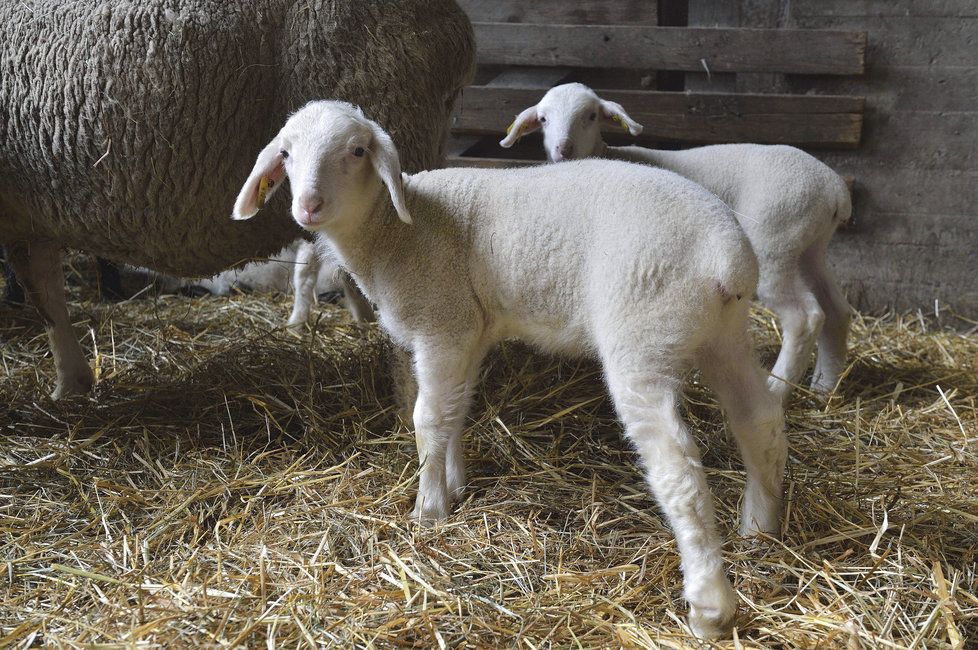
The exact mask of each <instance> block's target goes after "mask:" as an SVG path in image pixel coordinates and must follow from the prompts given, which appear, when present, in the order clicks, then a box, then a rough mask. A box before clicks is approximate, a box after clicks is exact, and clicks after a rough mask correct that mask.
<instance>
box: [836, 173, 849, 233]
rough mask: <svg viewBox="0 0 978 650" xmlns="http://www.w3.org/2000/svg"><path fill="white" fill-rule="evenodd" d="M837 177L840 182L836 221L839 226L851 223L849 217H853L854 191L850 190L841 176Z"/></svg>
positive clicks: (837, 195)
mask: <svg viewBox="0 0 978 650" xmlns="http://www.w3.org/2000/svg"><path fill="white" fill-rule="evenodd" d="M836 178H838V180H839V182H838V191H837V193H836V205H835V221H834V223H835V225H836V227H839V226H841V225H842V224H845V223H849V219H850V218H851V217H852V192H851V191H850V190H849V185H848V184H847V183H846V182H845V180H843V178H842V177H841V176H836Z"/></svg>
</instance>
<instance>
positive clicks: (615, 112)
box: [601, 99, 642, 135]
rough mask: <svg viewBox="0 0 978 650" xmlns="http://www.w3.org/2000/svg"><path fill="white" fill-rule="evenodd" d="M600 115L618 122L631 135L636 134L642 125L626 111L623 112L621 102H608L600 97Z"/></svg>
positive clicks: (639, 131)
mask: <svg viewBox="0 0 978 650" xmlns="http://www.w3.org/2000/svg"><path fill="white" fill-rule="evenodd" d="M601 117H603V118H604V119H606V120H611V121H612V122H616V123H618V125H619V126H621V128H623V129H625V130H626V131H628V132H629V133H631V134H632V135H638V134H639V133H641V132H642V125H641V124H639V123H638V122H636V121H635V120H633V119H632V118H630V117H628V113H626V112H625V109H624V108H622V107H621V104H618V103H616V102H609V101H607V100H605V99H602V100H601Z"/></svg>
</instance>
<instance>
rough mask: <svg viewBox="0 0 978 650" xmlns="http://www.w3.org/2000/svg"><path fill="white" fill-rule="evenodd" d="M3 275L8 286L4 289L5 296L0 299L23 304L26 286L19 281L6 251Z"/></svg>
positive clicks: (9, 303) (8, 302) (5, 301)
mask: <svg viewBox="0 0 978 650" xmlns="http://www.w3.org/2000/svg"><path fill="white" fill-rule="evenodd" d="M3 277H4V280H5V282H6V288H5V289H4V293H3V298H2V299H0V302H4V303H6V304H8V305H18V306H19V305H23V304H24V288H23V287H22V286H20V282H18V281H17V274H16V273H14V267H13V266H12V265H11V264H10V262H9V261H8V255H7V254H6V253H5V254H4V257H3Z"/></svg>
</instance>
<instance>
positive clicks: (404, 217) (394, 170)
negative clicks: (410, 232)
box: [369, 123, 411, 223]
mask: <svg viewBox="0 0 978 650" xmlns="http://www.w3.org/2000/svg"><path fill="white" fill-rule="evenodd" d="M372 126H373V130H374V138H373V142H372V143H371V144H370V148H369V151H370V162H371V164H373V166H374V170H375V171H376V172H377V175H378V176H380V180H382V181H383V182H384V185H386V186H387V191H388V192H390V195H391V202H392V203H393V204H394V209H395V210H397V216H398V217H399V218H400V219H401V221H403V222H404V223H411V213H410V212H408V208H407V203H406V202H405V201H404V180H403V179H402V178H401V160H400V158H398V155H397V147H395V146H394V141H393V140H392V139H391V137H390V136H389V135H387V133H386V132H385V131H384V130H383V129H382V128H380V126H379V125H377V124H375V123H372Z"/></svg>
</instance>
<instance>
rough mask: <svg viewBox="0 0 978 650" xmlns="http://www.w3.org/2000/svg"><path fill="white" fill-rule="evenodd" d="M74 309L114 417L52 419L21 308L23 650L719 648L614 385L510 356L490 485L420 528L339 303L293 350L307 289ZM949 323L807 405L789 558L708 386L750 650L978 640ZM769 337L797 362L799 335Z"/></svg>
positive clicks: (741, 637) (970, 391)
mask: <svg viewBox="0 0 978 650" xmlns="http://www.w3.org/2000/svg"><path fill="white" fill-rule="evenodd" d="M76 263H81V262H78V261H77V260H76ZM71 293H72V309H73V314H74V315H75V317H76V324H77V325H78V330H79V332H84V333H85V336H84V343H85V345H86V346H87V349H88V351H89V353H90V355H91V357H92V358H93V359H95V363H96V367H97V372H98V374H99V378H100V382H99V385H98V389H97V394H96V397H95V399H88V398H78V399H74V400H71V401H68V402H64V403H58V404H54V403H52V402H51V401H50V400H49V399H48V398H47V397H46V395H47V393H48V392H49V391H50V389H51V386H52V375H53V367H52V365H51V361H50V358H48V357H47V356H46V354H47V353H46V350H47V342H46V338H45V336H44V333H43V330H42V329H41V327H40V326H39V325H38V324H37V323H35V322H34V321H33V320H32V319H31V318H30V317H29V316H28V315H27V314H24V313H21V312H17V311H12V310H3V311H0V338H2V341H3V342H2V346H0V361H2V368H0V377H2V382H0V435H2V437H3V439H2V443H0V646H5V645H8V644H9V645H12V646H15V647H26V646H30V645H32V644H33V645H41V644H43V645H64V646H85V647H92V646H97V647H116V646H118V647H136V646H168V647H181V646H183V647H186V646H201V645H203V646H212V647H218V646H221V647H224V646H227V647H257V646H267V647H305V646H319V645H331V644H338V645H342V646H355V647H424V648H428V647H463V646H466V647H510V646H512V647H526V648H542V647H585V648H596V647H620V646H625V647H666V648H669V647H688V646H689V645H690V644H691V643H695V642H694V641H693V640H692V639H691V637H689V636H688V630H687V629H686V628H685V626H684V624H683V623H682V616H683V613H684V612H685V604H684V603H683V601H682V595H681V584H680V573H679V568H678V556H677V555H676V552H675V548H674V543H673V540H672V537H671V535H670V533H669V531H668V529H667V528H666V527H665V526H664V525H663V522H662V521H661V519H660V518H659V516H658V514H657V511H656V507H655V504H654V502H653V500H652V499H651V497H650V496H649V494H648V492H647V490H646V488H645V486H644V484H643V481H642V479H641V476H640V474H639V472H638V470H637V468H636V465H635V458H634V456H633V454H632V452H631V451H630V449H629V448H628V446H627V444H625V443H624V442H623V441H622V438H621V436H620V432H619V426H618V424H617V422H616V420H615V418H614V414H613V412H612V410H611V408H610V405H609V402H608V399H607V398H606V396H605V392H604V389H603V387H602V384H601V377H600V373H599V372H598V370H597V369H596V368H595V367H594V366H593V365H590V364H587V363H558V362H556V361H555V360H553V359H549V358H546V357H541V356H538V355H534V354H532V353H530V351H529V350H528V349H527V348H525V347H522V346H520V345H515V344H514V345H508V346H506V347H505V348H504V349H503V350H501V351H500V352H498V353H497V354H495V355H494V356H493V358H492V359H491V361H490V363H489V365H488V367H487V369H486V374H485V377H484V382H483V387H482V389H481V390H480V392H479V394H478V397H477V400H476V405H475V408H474V410H473V413H472V418H471V421H470V426H469V429H468V432H467V444H466V456H467V459H468V464H469V469H470V485H471V487H470V489H469V491H468V493H467V495H466V498H465V500H464V502H463V503H462V504H460V506H459V507H458V508H457V509H456V510H455V512H454V513H453V514H452V515H451V517H450V518H449V520H448V521H447V522H446V523H445V524H443V525H441V526H440V527H438V528H436V529H426V528H421V527H418V526H417V525H414V524H412V523H410V522H408V521H407V520H406V518H405V515H406V513H407V512H408V511H409V510H410V507H411V505H412V500H413V497H414V488H415V476H414V473H415V472H416V470H417V463H416V460H415V453H414V441H413V435H412V433H411V431H410V430H409V429H408V428H406V427H404V426H402V425H401V424H400V423H399V420H398V417H397V414H396V410H395V408H394V399H393V394H394V392H393V387H392V384H391V381H390V380H389V379H388V378H387V376H386V373H385V371H384V366H385V361H384V360H385V357H386V355H387V353H388V350H387V349H386V346H385V343H384V340H383V338H382V337H381V336H380V335H379V333H378V332H377V331H376V329H374V328H363V327H359V326H357V325H355V324H353V323H351V322H350V321H349V319H348V317H347V316H346V315H345V313H344V312H342V311H341V310H339V309H337V308H335V307H331V306H324V307H323V308H322V309H321V316H320V319H319V321H318V322H317V324H316V325H315V327H314V328H313V331H311V332H306V333H304V334H303V335H301V336H299V335H294V334H291V333H288V332H286V331H284V330H283V329H282V328H281V324H282V323H283V322H284V320H285V316H286V314H287V312H288V299H287V298H285V297H282V296H279V297H272V298H269V297H267V296H233V297H230V298H219V299H216V298H203V299H195V300H190V299H186V298H180V297H172V296H171V297H158V298H145V297H144V298H141V299H138V300H134V301H131V302H128V303H122V304H118V305H111V304H99V303H97V302H95V301H94V298H95V296H94V291H93V290H92V289H90V288H87V287H84V286H78V284H77V281H76V283H75V286H73V287H72V289H71ZM947 318H948V317H947V316H946V315H945V316H944V317H943V319H942V320H946V319H947ZM947 325H948V323H942V322H938V321H937V320H935V319H934V318H933V317H931V318H930V319H928V318H925V317H923V316H921V315H910V316H904V317H898V316H888V317H883V318H867V317H864V318H861V319H858V320H857V321H856V323H855V326H854V335H853V339H852V365H851V367H850V369H849V372H848V375H847V376H846V377H845V379H844V384H843V388H842V391H841V395H840V396H838V397H835V398H833V399H832V400H831V401H830V402H828V403H827V404H826V403H822V402H819V401H817V400H815V399H813V398H812V397H810V396H806V395H804V394H802V395H800V396H798V397H797V398H796V399H795V401H794V403H793V405H792V407H791V408H790V410H789V412H788V414H787V421H788V425H787V426H788V432H789V439H790V456H789V462H788V480H787V495H788V511H787V517H786V521H785V525H784V538H783V540H782V541H775V540H768V541H766V542H764V543H749V542H745V541H742V540H740V539H738V538H737V537H736V535H735V533H734V530H735V522H736V514H735V513H736V507H737V499H738V496H739V494H740V490H741V488H742V483H743V473H742V468H741V466H740V461H739V457H738V454H737V453H736V448H735V445H734V444H733V441H732V440H731V438H730V436H728V435H727V433H726V431H725V429H724V424H723V419H722V417H721V416H720V415H719V414H718V412H717V408H716V404H715V401H714V399H713V397H712V396H711V395H710V394H709V393H707V392H706V391H704V390H703V389H702V388H701V387H700V386H699V385H698V383H697V381H696V377H695V376H693V377H691V378H690V382H689V384H688V390H687V396H688V397H687V402H686V407H687V415H688V418H689V420H690V422H691V423H692V425H693V426H694V428H695V429H696V431H697V432H698V437H699V440H700V443H701V445H702V447H703V448H704V450H705V454H704V462H705V465H706V467H707V469H708V474H709V479H710V483H711V486H712V488H713V490H714V493H715V494H716V497H717V505H718V513H719V517H720V526H721V530H722V531H723V533H724V534H725V535H726V540H727V542H726V546H725V552H726V557H727V558H728V561H729V566H730V571H731V572H732V576H733V579H734V582H735V584H736V586H737V588H738V592H739V593H740V595H741V598H742V603H741V609H740V616H739V619H738V628H737V630H736V638H735V639H734V640H732V641H728V642H724V643H721V644H719V645H720V646H722V647H784V648H796V647H800V648H810V647H848V648H903V647H928V648H961V647H967V646H968V645H969V643H971V644H974V643H975V639H978V578H976V566H975V559H976V552H978V551H976V549H978V439H976V438H978V409H976V403H975V401H976V395H978V334H975V330H974V329H972V330H971V332H967V331H966V330H967V328H968V327H970V326H971V325H970V324H968V323H967V322H964V321H961V320H956V321H955V322H954V323H953V325H955V326H956V328H954V329H952V328H949V327H947ZM755 326H756V330H757V331H756V339H757V341H758V343H759V346H760V348H761V350H762V354H764V355H765V357H766V359H767V360H770V358H771V357H772V355H773V353H774V351H775V346H776V343H777V339H776V330H775V329H774V328H773V326H772V323H771V320H770V317H769V315H768V314H765V313H763V312H758V313H757V315H756V318H755Z"/></svg>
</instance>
